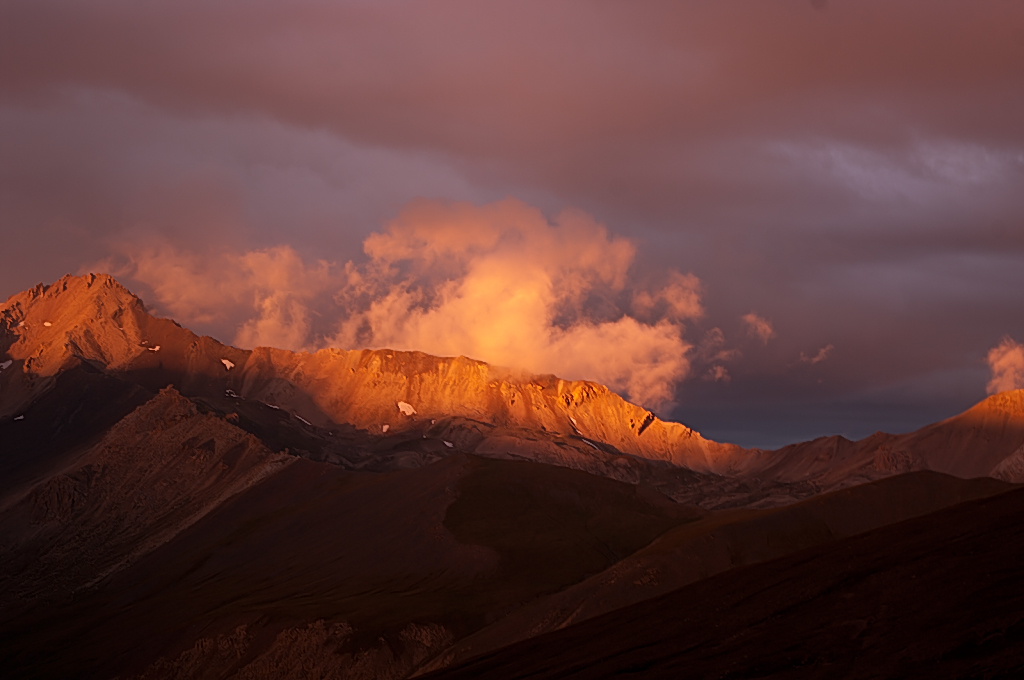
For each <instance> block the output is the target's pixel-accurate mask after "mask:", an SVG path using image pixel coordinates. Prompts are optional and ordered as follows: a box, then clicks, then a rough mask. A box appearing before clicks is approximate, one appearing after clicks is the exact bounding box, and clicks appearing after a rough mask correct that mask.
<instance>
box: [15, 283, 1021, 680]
mask: <svg viewBox="0 0 1024 680" xmlns="http://www.w3.org/2000/svg"><path fill="white" fill-rule="evenodd" d="M1020 482H1024V391H1022V390H1017V391H1011V392H1004V393H1001V394H996V395H993V396H991V397H989V398H988V399H986V400H984V401H982V402H980V403H979V404H977V405H976V406H974V407H973V408H971V409H969V410H967V411H966V412H964V413H962V414H959V415H955V416H953V417H951V418H949V419H947V420H944V421H942V422H939V423H935V424H933V425H929V426H927V427H924V428H922V429H920V430H918V431H916V432H912V433H909V434H900V435H893V434H885V433H881V432H879V433H876V434H874V435H872V436H870V437H867V438H865V439H862V440H860V441H850V440H847V439H844V438H842V437H824V438H820V439H816V440H814V441H810V442H803V443H797V444H793V445H790V446H786V447H783V448H781V449H778V450H774V451H766V450H761V449H745V448H742V447H739V446H735V445H732V444H724V443H718V442H714V441H710V440H708V439H705V438H704V437H702V436H701V435H700V434H699V433H697V432H695V431H694V430H693V429H691V428H689V427H687V426H685V425H683V424H681V423H674V422H667V421H664V420H662V419H660V418H658V417H657V416H656V415H655V414H654V413H653V412H651V411H648V410H646V409H644V408H642V407H640V406H638V405H635V404H631V403H629V402H628V401H626V400H624V399H622V398H621V397H620V396H618V395H617V394H615V393H614V392H612V391H610V390H609V389H608V388H606V387H604V386H602V385H599V384H596V383H592V382H587V381H570V380H562V379H560V378H558V377H556V376H552V375H544V376H538V375H531V374H528V373H525V372H523V371H521V370H517V369H513V368H502V367H497V366H491V365H489V364H486V363H484V362H481V361H477V360H474V359H470V358H466V357H454V358H453V357H434V356H430V355H427V354H423V353H420V352H403V351H393V350H388V349H378V350H349V351H346V350H338V349H324V350H320V351H317V352H313V353H304V352H298V353H296V352H290V351H285V350H280V349H273V348H262V347H261V348H256V349H252V350H244V349H239V348H235V347H231V346H228V345H224V344H222V343H220V342H218V341H216V340H214V339H212V338H209V337H200V336H197V335H196V334H194V333H192V332H191V331H189V330H188V329H186V328H183V327H182V326H180V325H179V324H177V323H176V322H174V321H172V320H170V319H165V318H158V317H156V316H154V315H152V314H150V313H149V312H148V311H147V309H146V306H145V305H144V304H143V302H142V301H141V300H140V299H139V298H138V297H136V296H135V295H134V294H132V293H131V292H130V291H128V290H127V289H126V288H124V287H123V286H122V285H121V284H120V283H118V282H117V281H116V280H115V279H114V278H112V277H110V276H107V275H94V274H89V275H86V276H78V277H76V276H67V277H64V278H62V279H61V280H59V281H57V282H55V283H53V284H51V285H48V286H44V285H39V286H36V287H35V288H32V289H30V290H27V291H24V292H22V293H18V294H16V295H14V296H12V297H10V298H9V299H8V300H7V301H6V302H5V303H4V304H3V305H2V306H0V556H2V559H0V582H2V583H3V584H4V585H3V586H2V587H0V666H2V667H3V668H5V669H6V670H5V673H4V674H5V676H6V677H38V678H67V677H86V678H115V677H117V678H123V679H124V678H140V679H141V678H146V679H150V678H154V679H155V678H197V679H198V678H204V679H206V678H209V679H211V680H213V679H218V680H219V679H227V678H238V679H242V678H334V677H337V678H406V677H416V676H430V677H453V678H454V677H496V678H499V677H533V676H537V677H607V676H610V675H614V674H621V673H627V672H628V673H631V674H634V675H638V676H640V677H678V675H679V674H680V673H682V672H684V671H685V670H686V669H690V672H691V673H693V675H694V677H768V676H771V677H775V676H778V677H789V676H792V677H810V676H816V675H820V676H822V677H869V676H872V677H873V676H878V675H889V676H892V675H900V674H906V673H905V671H907V670H908V669H911V670H914V671H918V670H919V671H921V673H923V674H927V675H929V676H931V677H964V676H969V675H972V674H973V675H978V676H981V677H998V676H999V675H1000V674H1009V676H1012V674H1014V673H1016V672H1018V671H1019V670H1020V669H1021V668H1022V667H1024V613H1022V612H1024V608H1022V607H1021V606H1020V605H1024V601H1022V598H1021V597H1020V595H1019V593H1020V592H1022V591H1021V589H1020V588H1019V586H1016V581H1015V579H1019V577H1020V576H1021V575H1024V574H1022V571H1024V568H1022V567H1020V566H1019V565H1021V564H1024V561H1022V560H1021V559H1020V557H1021V555H1020V554H1019V553H1020V546H1021V545H1024V543H1022V542H1021V541H1020V540H1017V538H1015V537H1016V536H1017V532H1020V531H1021V530H1022V529H1024V490H1017V486H1016V485H1017V484H1018V483H1020ZM925 671H927V672H925ZM911 674H918V673H916V672H914V673H911Z"/></svg>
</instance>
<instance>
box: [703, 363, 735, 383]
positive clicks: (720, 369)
mask: <svg viewBox="0 0 1024 680" xmlns="http://www.w3.org/2000/svg"><path fill="white" fill-rule="evenodd" d="M704 380H707V381H709V382H729V381H730V380H732V376H731V375H729V369H727V368H726V367H725V366H712V367H711V368H709V369H708V370H707V372H706V373H705V374H704Z"/></svg>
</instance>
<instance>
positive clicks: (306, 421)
mask: <svg viewBox="0 0 1024 680" xmlns="http://www.w3.org/2000/svg"><path fill="white" fill-rule="evenodd" d="M294 415H295V417H296V418H298V419H299V420H301V421H302V422H304V423H305V424H306V425H309V426H310V427H313V423H311V422H309V421H308V420H306V419H305V418H303V417H302V416H300V415H299V414H298V413H296V414H294Z"/></svg>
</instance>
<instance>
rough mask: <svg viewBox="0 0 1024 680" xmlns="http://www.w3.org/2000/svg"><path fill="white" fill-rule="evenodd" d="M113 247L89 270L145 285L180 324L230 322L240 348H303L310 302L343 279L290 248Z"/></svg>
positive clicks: (307, 336)
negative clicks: (196, 249)
mask: <svg viewBox="0 0 1024 680" xmlns="http://www.w3.org/2000/svg"><path fill="white" fill-rule="evenodd" d="M118 249H119V250H120V252H119V253H118V254H117V256H114V257H112V258H110V259H108V260H107V261H106V262H103V263H100V264H98V265H92V266H90V267H88V269H94V270H95V269H106V270H108V271H111V272H112V273H113V274H114V275H116V276H119V277H126V278H130V279H133V280H135V281H138V282H140V283H143V284H145V285H146V286H147V287H149V288H150V289H151V290H152V292H153V294H154V296H155V298H156V305H157V311H159V312H161V313H166V314H169V315H170V316H172V317H174V318H176V319H179V320H180V321H182V322H184V323H188V324H200V325H211V324H214V325H217V324H220V325H221V326H223V325H224V324H225V323H226V324H227V325H229V326H233V328H234V331H233V332H234V337H233V340H232V341H233V342H234V344H236V345H238V346H241V347H246V348H251V347H257V346H269V347H279V348H283V349H291V350H296V351H298V350H303V349H309V348H310V347H311V345H310V340H311V333H312V332H313V325H312V316H313V312H312V311H311V305H312V304H314V301H315V300H316V299H317V298H318V297H323V296H324V295H325V294H326V295H328V296H329V294H330V293H331V292H333V290H334V288H335V287H336V286H338V285H341V282H342V281H343V280H344V278H343V272H341V271H339V270H338V268H337V267H334V266H333V265H331V264H329V263H327V262H325V261H317V262H314V263H312V264H307V263H306V262H304V261H303V260H302V258H301V257H300V256H299V254H298V253H297V252H295V250H293V249H292V248H290V247H288V246H278V247H274V248H267V249H262V250H253V251H249V252H244V253H233V252H214V253H195V252H187V251H183V250H180V249H178V248H175V247H174V246H172V245H170V244H169V243H167V242H165V241H162V240H156V241H151V242H141V243H140V242H136V243H126V244H122V245H120V246H119V247H118ZM118 256H120V257H118Z"/></svg>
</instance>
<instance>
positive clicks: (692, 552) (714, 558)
mask: <svg viewBox="0 0 1024 680" xmlns="http://www.w3.org/2000/svg"><path fill="white" fill-rule="evenodd" d="M1013 488H1014V486H1013V485H1010V484H1007V483H1005V482H1001V481H997V480H994V479H986V478H982V479H972V480H962V479H957V478H955V477H951V476H948V475H943V474H940V473H936V472H913V473H907V474H904V475H898V476H895V477H890V478H887V479H884V480H881V481H877V482H872V483H869V484H863V485H861V486H856V487H852V488H848V489H843V490H840V491H834V492H832V493H828V494H824V495H821V496H817V497H815V498H811V499H808V500H805V501H802V502H800V503H796V504H794V505H790V506H786V507H783V508H773V509H770V510H732V511H726V512H718V513H711V514H708V515H705V516H704V517H703V518H701V519H700V520H698V521H696V522H692V523H688V524H685V525H682V526H679V527H676V528H675V529H672V530H670V531H668V532H666V533H665V534H664V535H662V536H660V537H659V538H658V539H657V540H656V541H654V542H653V543H651V544H650V545H648V546H647V547H645V548H643V549H641V550H638V551H637V552H635V553H634V554H632V555H630V556H629V557H627V558H625V559H623V560H620V561H619V562H617V563H616V564H615V565H613V566H611V567H609V568H608V569H607V570H605V571H603V572H601V573H600V574H597V575H595V576H592V577H590V578H588V579H586V580H585V581H583V582H581V583H578V584H576V585H573V586H571V587H568V588H566V589H564V590H562V591H560V592H558V593H555V594H554V595H551V596H549V597H546V598H542V599H539V600H537V601H535V602H532V603H530V604H528V605H526V606H525V607H523V608H521V609H520V610H518V611H515V612H513V613H511V614H509V616H507V617H505V618H503V619H501V620H500V621H497V622H495V623H494V624H492V625H490V626H488V627H486V628H484V629H482V630H480V631H478V632H476V633H474V634H473V635H471V636H469V637H468V638H466V639H465V640H462V641H460V642H459V643H457V644H456V645H454V646H453V647H452V649H450V650H449V651H448V652H447V653H446V654H445V655H444V656H443V657H441V658H439V659H437V660H436V661H434V662H433V663H432V664H431V666H430V667H429V668H441V667H443V666H445V665H448V664H451V663H453V662H458V661H462V660H465V659H468V658H469V657H471V656H475V655H478V654H483V653H485V652H489V651H493V650H495V649H498V648H500V647H503V646H505V645H508V644H510V643H512V642H513V641H519V640H525V639H527V638H531V637H534V636H537V635H540V634H542V633H546V632H550V631H553V630H558V629H561V628H564V627H566V626H568V625H571V624H574V623H577V622H580V621H584V620H586V619H589V618H592V617H595V616H599V615H601V614H604V613H606V612H610V611H613V610H615V609H618V608H621V607H625V606H627V605H631V604H634V603H636V602H641V601H643V600H648V599H651V598H654V597H657V596H659V595H663V594H665V593H668V592H671V591H673V590H676V589H678V588H681V587H683V586H686V585H689V584H691V583H695V582H697V581H700V580H701V579H705V578H708V577H709V576H713V575H714V574H717V573H720V572H723V571H727V570H729V569H733V568H736V567H741V566H744V565H748V564H755V563H758V562H764V561H766V560H770V559H773V558H776V557H781V556H783V555H788V554H791V553H793V552H796V551H799V550H802V549H805V548H808V547H811V546H817V545H824V544H827V543H831V542H833V541H837V540H839V539H842V538H846V537H849V536H853V535H856V534H860V533H863V532H865V531H869V530H872V529H876V528H878V527H882V526H885V525H888V524H893V523H896V522H899V521H902V520H905V519H908V518H911V517H917V516H920V515H925V514H928V513H930V512H935V511H937V510H940V509H942V508H945V507H949V506H951V505H955V504H958V503H962V502H964V501H968V500H973V499H977V498H984V497H987V496H992V495H996V494H1000V493H1004V492H1006V491H1008V490H1010V489H1013Z"/></svg>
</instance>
